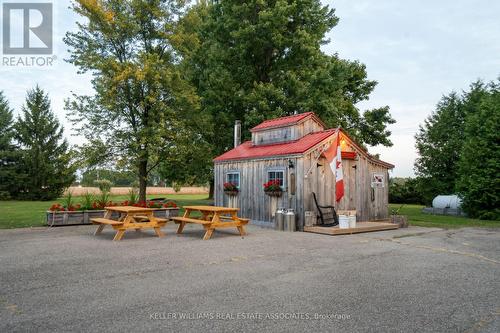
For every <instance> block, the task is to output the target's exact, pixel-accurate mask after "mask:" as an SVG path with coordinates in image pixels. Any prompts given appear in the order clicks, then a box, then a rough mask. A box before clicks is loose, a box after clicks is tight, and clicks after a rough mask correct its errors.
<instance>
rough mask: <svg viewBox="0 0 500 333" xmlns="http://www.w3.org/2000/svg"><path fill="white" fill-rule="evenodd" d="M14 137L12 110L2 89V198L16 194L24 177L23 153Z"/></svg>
mask: <svg viewBox="0 0 500 333" xmlns="http://www.w3.org/2000/svg"><path fill="white" fill-rule="evenodd" d="M13 139H14V121H13V117H12V110H11V109H10V107H9V103H8V101H7V99H6V98H5V96H4V95H3V92H2V91H0V200H1V199H10V198H11V197H13V196H15V194H16V193H17V191H18V186H19V182H20V181H22V177H23V174H22V172H21V169H20V162H21V159H20V157H21V155H20V153H19V150H18V149H17V147H16V146H15V144H14V142H13Z"/></svg>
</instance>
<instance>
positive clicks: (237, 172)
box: [225, 171, 241, 189]
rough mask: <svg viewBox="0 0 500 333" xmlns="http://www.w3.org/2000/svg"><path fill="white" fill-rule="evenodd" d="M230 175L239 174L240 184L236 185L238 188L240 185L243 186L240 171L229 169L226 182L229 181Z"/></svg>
mask: <svg viewBox="0 0 500 333" xmlns="http://www.w3.org/2000/svg"><path fill="white" fill-rule="evenodd" d="M229 175H238V185H237V186H236V188H238V189H240V186H241V173H240V172H239V171H228V172H226V177H225V179H226V181H225V183H229Z"/></svg>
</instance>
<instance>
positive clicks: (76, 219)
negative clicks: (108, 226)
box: [47, 210, 118, 226]
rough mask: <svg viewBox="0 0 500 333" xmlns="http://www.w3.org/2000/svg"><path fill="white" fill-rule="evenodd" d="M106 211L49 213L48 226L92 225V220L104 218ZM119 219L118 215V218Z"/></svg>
mask: <svg viewBox="0 0 500 333" xmlns="http://www.w3.org/2000/svg"><path fill="white" fill-rule="evenodd" d="M105 212H106V211H104V210H84V211H77V212H51V211H48V212H47V225H50V226H53V225H75V224H92V222H90V219H93V218H96V217H103V216H104V213H105ZM116 217H118V215H117V216H116Z"/></svg>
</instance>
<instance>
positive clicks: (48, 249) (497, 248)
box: [0, 225, 500, 332]
mask: <svg viewBox="0 0 500 333" xmlns="http://www.w3.org/2000/svg"><path fill="white" fill-rule="evenodd" d="M93 229H94V228H93V227H91V226H79V227H60V228H52V229H45V228H38V229H17V230H1V231H0V281H1V290H0V332H11V331H17V332H27V331H37V332H44V331H58V332H59V331H72V332H74V331H106V332H111V331H116V332H129V331H130V332H135V331H139V332H142V331H158V330H166V331H175V332H184V331H218V332H219V331H220V332H225V331H228V332H236V331H238V332H239V331H266V332H268V331H276V332H305V331H311V332H431V331H432V332H464V331H467V332H498V331H500V232H499V231H495V230H488V229H470V228H466V229H458V230H441V229H431V228H417V227H412V228H408V229H403V230H394V231H384V232H374V233H366V234H358V235H350V236H327V235H317V234H310V233H299V232H297V233H283V232H276V231H273V230H268V229H261V228H258V227H255V226H250V227H249V228H248V231H249V233H248V236H246V237H245V238H244V239H242V238H241V237H239V236H237V235H236V234H237V233H236V230H235V231H234V232H233V231H232V230H225V231H216V232H215V233H214V236H213V238H212V239H211V240H209V241H203V240H202V239H201V238H202V236H203V233H204V232H203V230H202V229H201V228H200V227H199V226H187V227H186V229H185V234H183V235H181V236H177V235H175V229H174V226H171V225H170V226H167V227H166V228H165V229H164V230H165V231H166V233H167V236H166V237H164V238H161V239H160V238H156V237H154V236H153V233H152V232H150V231H144V232H128V233H126V234H125V236H124V238H123V240H122V241H120V242H112V241H111V239H112V237H113V231H112V230H111V229H105V231H104V232H103V234H102V235H100V236H93V235H92V232H93Z"/></svg>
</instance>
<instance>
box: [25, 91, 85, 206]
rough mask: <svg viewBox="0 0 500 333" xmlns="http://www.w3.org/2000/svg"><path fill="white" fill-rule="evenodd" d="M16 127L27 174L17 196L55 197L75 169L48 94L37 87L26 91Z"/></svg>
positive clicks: (49, 198) (67, 184) (37, 198)
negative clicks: (24, 101)
mask: <svg viewBox="0 0 500 333" xmlns="http://www.w3.org/2000/svg"><path fill="white" fill-rule="evenodd" d="M15 130H16V133H15V137H16V140H17V141H18V143H19V144H20V146H21V148H22V150H23V168H24V171H25V173H26V174H27V176H28V179H26V181H25V182H24V183H23V184H22V187H21V188H20V192H19V195H18V196H19V197H20V198H23V199H30V200H51V199H54V198H57V197H58V196H60V195H61V194H62V192H63V191H64V189H65V188H66V187H68V186H69V185H71V183H72V182H73V180H74V179H75V176H74V172H75V170H74V168H73V166H72V164H71V155H70V153H69V152H68V143H67V142H66V140H65V139H64V138H63V128H62V126H61V125H60V124H59V121H58V120H57V118H56V117H55V116H54V114H53V113H52V111H51V108H50V100H49V97H48V95H47V94H45V93H44V91H43V90H42V89H41V88H40V87H38V86H36V87H35V88H34V89H31V90H29V91H28V93H27V96H26V103H25V105H24V106H23V108H22V115H21V116H20V117H19V118H18V120H17V122H16V124H15Z"/></svg>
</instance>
